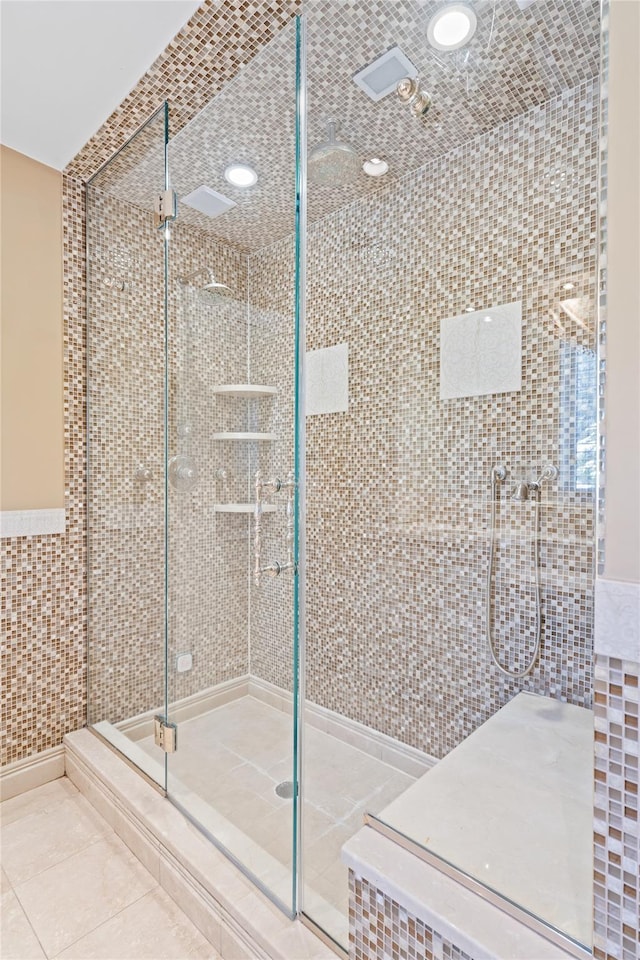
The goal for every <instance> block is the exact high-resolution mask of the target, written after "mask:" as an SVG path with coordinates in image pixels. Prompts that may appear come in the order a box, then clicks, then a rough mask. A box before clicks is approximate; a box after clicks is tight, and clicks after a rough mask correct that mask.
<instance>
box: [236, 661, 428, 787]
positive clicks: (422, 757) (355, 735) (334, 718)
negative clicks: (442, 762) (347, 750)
mask: <svg viewBox="0 0 640 960" xmlns="http://www.w3.org/2000/svg"><path fill="white" fill-rule="evenodd" d="M248 692H249V695H250V696H252V697H255V698H256V700H262V701H263V702H264V703H268V704H269V705H270V706H272V707H276V708H277V709H279V710H283V711H284V712H285V713H291V709H292V702H293V698H292V696H291V694H290V693H289V692H288V691H287V690H283V689H282V688H281V687H276V686H275V684H273V683H269V682H268V681H267V680H260V679H259V678H258V677H249V691H248ZM304 719H305V721H306V722H307V723H309V724H310V725H311V726H313V727H316V729H318V730H322V731H324V732H325V733H328V734H329V735H330V736H332V737H335V738H336V739H337V740H342V741H344V742H345V743H349V744H351V746H352V747H357V749H358V750H362V752H363V753H368V754H369V756H372V757H376V759H378V760H382V761H383V762H384V763H388V764H389V766H391V767H395V768H396V769H397V770H401V771H402V772H403V773H408V774H409V775H410V776H412V777H421V776H422V775H423V773H426V772H427V770H430V769H431V767H433V766H434V764H436V763H437V762H438V761H437V759H436V757H432V756H430V754H428V753H423V752H422V750H417V749H416V748H415V747H411V746H409V744H406V743H401V742H400V741H399V740H394V739H393V737H389V736H387V735H386V734H385V733H380V731H379V730H374V729H373V728H372V727H367V726H365V724H364V723H359V722H358V721H357V720H351V719H350V718H349V717H343V716H342V715H341V714H339V713H337V712H336V711H335V710H329V709H327V708H326V707H321V706H319V705H318V704H317V703H311V702H310V701H307V702H306V704H305V707H304Z"/></svg>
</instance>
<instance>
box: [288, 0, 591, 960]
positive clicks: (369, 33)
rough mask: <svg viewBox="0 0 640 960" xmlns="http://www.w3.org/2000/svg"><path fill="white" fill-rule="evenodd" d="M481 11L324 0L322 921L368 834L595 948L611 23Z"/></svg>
mask: <svg viewBox="0 0 640 960" xmlns="http://www.w3.org/2000/svg"><path fill="white" fill-rule="evenodd" d="M469 5H470V6H471V7H472V8H473V10H474V12H475V14H476V19H477V25H476V33H475V35H474V37H473V40H472V41H470V43H469V46H468V48H465V49H460V50H455V51H448V52H447V51H444V52H443V51H439V50H436V49H434V47H433V46H431V45H430V43H429V40H428V35H429V33H428V27H429V23H430V21H431V18H432V17H433V16H434V15H435V14H436V13H437V12H438V10H439V8H440V7H441V6H442V5H441V4H439V3H437V2H435V0H426V2H423V0H419V2H418V0H381V2H380V3H376V4H375V5H374V4H370V3H367V2H364V0H363V2H355V3H353V4H350V5H349V9H348V10H347V9H346V8H345V5H344V4H343V3H341V2H337V0H309V2H308V3H307V4H306V5H305V10H306V14H305V16H306V19H307V34H308V45H307V77H308V91H307V100H308V181H309V185H308V221H309V225H308V230H307V236H306V240H307V254H306V256H307V287H306V339H307V358H306V377H307V388H308V389H307V400H308V406H307V418H306V455H307V474H306V484H307V503H306V511H307V512H306V538H307V577H306V648H305V657H304V659H305V677H304V688H305V706H304V717H305V730H304V758H303V779H302V864H303V883H302V909H303V911H304V912H305V913H306V914H308V915H309V916H310V917H311V919H312V920H315V921H316V922H317V923H319V924H320V925H321V926H323V927H324V929H325V930H326V931H327V932H328V933H330V934H331V935H332V936H333V937H334V939H336V940H338V941H339V942H341V943H343V944H346V935H347V919H346V917H347V902H348V889H347V870H346V867H345V866H344V864H343V863H342V861H341V848H342V846H343V845H344V843H345V842H348V840H349V838H350V837H351V836H352V835H353V834H354V833H355V832H356V831H357V830H358V829H359V828H360V827H361V826H362V824H363V822H364V821H365V818H366V820H367V822H368V823H374V824H375V827H376V829H381V830H382V831H384V830H385V829H386V830H387V832H389V831H390V829H391V828H393V832H394V834H395V836H396V837H397V835H398V834H402V835H403V836H404V837H408V838H410V839H411V840H412V841H413V845H414V846H413V849H414V850H415V852H416V854H417V855H418V856H421V855H423V851H424V848H429V849H431V850H432V851H435V853H436V854H437V855H438V856H439V857H440V860H441V861H442V860H448V861H449V863H453V864H455V865H456V867H458V868H459V869H460V871H462V872H466V873H468V874H471V875H473V878H474V879H475V881H478V882H480V883H484V884H486V885H487V886H489V887H492V889H493V890H497V891H498V892H499V893H500V895H501V896H502V897H503V898H504V899H505V902H506V901H507V900H511V901H513V902H515V903H517V904H519V909H520V913H519V916H520V917H524V916H525V915H526V914H527V913H529V914H537V915H538V916H539V917H541V918H542V924H543V925H544V924H546V926H544V930H545V935H551V934H550V927H549V925H552V926H555V927H557V928H559V931H560V932H559V936H560V937H562V936H564V935H567V936H568V937H571V938H574V939H575V940H577V941H579V942H581V943H587V945H588V938H589V931H590V928H591V912H590V911H591V907H590V895H589V890H590V887H591V866H590V862H591V839H590V836H591V832H592V825H591V820H592V809H591V788H590V783H591V779H592V773H591V762H590V760H589V757H590V756H591V755H592V744H591V731H592V727H593V723H592V717H591V714H590V710H589V708H590V706H591V700H590V696H591V694H590V691H591V685H592V683H591V681H592V660H591V642H592V628H593V604H592V600H593V579H592V578H593V519H594V491H593V483H594V476H595V473H594V461H595V446H594V438H595V417H594V411H595V407H594V390H595V375H594V374H595V366H594V347H595V279H596V260H595V255H596V250H595V235H596V234H595V220H596V210H597V203H596V197H597V175H596V174H597V141H598V136H597V108H598V69H599V37H600V24H599V4H598V3H597V2H594V3H585V4H580V5H576V4H574V3H572V2H567V0H555V2H553V3H549V4H534V5H529V6H528V7H527V10H526V11H524V10H521V9H520V8H519V6H518V4H508V3H497V4H489V3H485V2H480V0H478V2H476V0H470V4H469ZM550 9H552V10H553V13H554V15H553V17H552V18H551V19H550V18H549V14H548V11H549V10H550ZM547 29H549V30H550V33H549V35H548V43H547V44H546V45H545V53H542V51H541V50H540V48H539V47H538V46H537V45H536V43H535V41H534V40H532V37H534V36H537V35H538V34H539V31H546V30H547ZM532 31H533V32H532ZM577 36H579V38H580V39H579V42H577V41H574V37H577ZM566 45H570V46H571V49H572V57H571V58H570V60H567V58H566V57H565V56H564V55H563V53H562V50H563V48H564V47H565V46H566ZM328 51H329V52H330V55H328ZM383 55H384V56H385V59H384V61H383V62H382V63H378V58H379V57H382V56H383ZM523 63H526V64H527V78H526V79H525V78H524V77H523V74H522V64H523ZM394 71H395V73H394ZM408 72H409V73H412V74H417V76H418V77H419V82H417V83H416V87H417V88H418V90H423V91H426V93H427V94H428V95H429V98H430V101H431V107H430V108H429V109H426V110H425V109H424V108H425V104H426V103H427V98H426V97H423V98H422V99H420V97H419V95H418V94H416V97H415V99H414V100H412V102H411V103H407V102H403V100H402V99H401V98H400V97H399V96H398V95H397V93H396V86H397V83H398V82H399V81H400V80H402V79H403V78H404V77H405V76H406V75H407V73H408ZM405 100H406V98H405ZM336 141H337V142H336ZM364 160H369V161H371V163H370V164H367V165H366V166H367V167H368V169H369V170H370V171H371V173H373V174H375V175H371V176H370V175H368V174H367V172H366V169H365V170H363V167H362V162H363V161H364ZM374 161H377V162H374ZM385 170H386V172H385ZM274 275H277V271H274ZM496 467H498V473H495V472H494V468H496ZM502 468H504V471H503V470H502ZM498 474H499V476H498ZM500 478H502V479H500ZM492 480H493V481H495V482H494V483H492ZM494 494H495V495H494ZM492 501H493V503H492ZM492 508H495V523H492ZM492 550H493V553H492ZM490 566H491V569H492V578H491V579H490V580H489V582H488V569H489V567H490ZM538 600H539V601H540V602H539V603H538ZM488 603H489V610H490V626H491V629H492V637H493V640H494V647H495V650H496V656H497V658H498V660H499V664H500V665H497V664H496V663H495V662H494V660H493V659H492V656H491V652H490V648H489V645H488V643H487V634H488V628H487V609H488V606H487V605H488ZM538 629H540V639H541V642H540V648H539V650H537V649H536V635H537V633H538ZM531 661H533V666H532V669H531V670H530V671H526V668H527V666H528V664H529V663H531ZM502 667H504V668H506V670H507V672H506V673H505V672H504V671H503V670H502V669H501V668H502ZM509 674H510V675H509ZM513 674H516V676H514V675H513ZM527 718H528V719H527ZM523 731H528V736H522V737H521V739H520V740H519V739H518V734H522V733H523ZM544 736H546V737H547V738H549V739H547V741H543V739H542V738H543V737H544ZM487 738H488V739H487ZM538 738H539V739H538ZM567 754H568V755H569V756H568V758H567ZM456 758H462V760H465V761H466V762H465V765H464V766H462V767H460V766H458V765H457V763H458V760H456ZM565 761H566V762H565ZM432 767H433V770H432V769H431V768H432ZM550 767H551V768H554V769H553V770H551V771H550V770H549V768H550ZM447 770H451V771H452V772H451V778H450V779H449V780H448V782H447V783H446V784H444V780H445V778H446V776H447ZM567 771H571V772H570V774H568V775H567ZM550 772H551V773H554V772H555V777H553V776H551V777H548V776H547V775H548V774H549V773H550ZM414 783H416V786H415V787H414ZM423 784H424V790H425V792H424V793H423V792H422V791H423V786H422V785H423ZM438 784H443V788H442V791H441V792H438V789H437V788H438ZM569 784H570V785H569ZM543 786H544V789H543ZM525 795H526V796H525ZM525 800H526V802H525ZM497 810H499V811H500V814H499V815H496V811H497ZM446 814H448V819H446V818H445V815H446ZM488 836H491V838H492V843H491V844H490V850H487V848H486V847H484V848H483V847H482V844H481V841H482V840H483V839H484V838H486V837H488ZM454 840H457V841H458V842H457V844H456V843H454V842H453V841H454ZM569 841H570V842H569ZM515 851H517V853H515ZM483 853H484V854H486V855H484V856H483ZM527 857H528V858H529V859H527ZM525 863H526V864H527V865H528V867H530V869H528V868H525V867H524V866H523V864H525ZM556 866H558V869H556ZM545 867H546V871H545ZM560 868H561V869H560ZM534 876H535V877H536V878H537V879H536V880H535V881H534V882H532V877H534ZM541 877H544V878H543V879H541ZM560 877H562V878H563V879H562V880H561V881H560V887H559V888H558V887H557V886H553V885H552V880H555V881H556V882H557V880H558V878H560ZM565 881H566V882H565ZM534 888H535V889H534ZM360 892H362V891H360ZM355 893H356V894H358V887H356V890H355ZM505 909H506V908H505ZM525 922H528V921H525Z"/></svg>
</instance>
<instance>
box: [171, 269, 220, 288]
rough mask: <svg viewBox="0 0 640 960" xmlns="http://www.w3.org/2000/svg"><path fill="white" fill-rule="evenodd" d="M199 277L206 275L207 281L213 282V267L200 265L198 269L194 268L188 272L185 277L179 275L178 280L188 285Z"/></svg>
mask: <svg viewBox="0 0 640 960" xmlns="http://www.w3.org/2000/svg"><path fill="white" fill-rule="evenodd" d="M198 277H204V278H205V280H206V281H207V283H212V282H213V279H214V276H213V270H212V269H211V267H198V269H197V270H194V271H193V272H192V273H188V274H187V275H186V276H184V277H178V282H179V283H181V284H182V285H183V286H186V285H187V284H188V283H191V282H192V281H193V280H197V279H198Z"/></svg>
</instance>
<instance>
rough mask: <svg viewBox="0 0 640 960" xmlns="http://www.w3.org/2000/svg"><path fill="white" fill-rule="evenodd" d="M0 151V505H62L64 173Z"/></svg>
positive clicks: (15, 507)
mask: <svg viewBox="0 0 640 960" xmlns="http://www.w3.org/2000/svg"><path fill="white" fill-rule="evenodd" d="M0 151H1V152H0V184H1V193H0V204H1V206H0V214H1V222H2V227H1V236H0V240H1V248H0V257H1V259H0V270H1V279H2V293H1V298H0V302H1V317H2V320H1V343H2V381H1V390H0V404H1V430H2V443H1V447H0V456H1V472H0V509H2V510H35V509H44V508H55V507H63V506H64V428H63V409H62V175H61V174H60V173H59V172H58V171H57V170H53V169H52V168H51V167H46V166H44V165H43V164H42V163H37V162H36V161H35V160H31V159H30V158H29V157H25V156H24V155H23V154H21V153H17V152H16V151H15V150H10V149H8V148H7V147H1V148H0Z"/></svg>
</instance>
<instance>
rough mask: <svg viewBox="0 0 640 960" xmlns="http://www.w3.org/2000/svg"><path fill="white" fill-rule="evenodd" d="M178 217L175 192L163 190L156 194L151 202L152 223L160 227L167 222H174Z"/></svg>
mask: <svg viewBox="0 0 640 960" xmlns="http://www.w3.org/2000/svg"><path fill="white" fill-rule="evenodd" d="M177 216H178V197H177V195H176V192H175V190H163V191H162V192H161V193H158V194H156V198H155V200H154V201H153V222H154V224H155V225H156V227H161V226H162V225H163V224H165V223H166V222H167V220H175V219H176V217H177Z"/></svg>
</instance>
